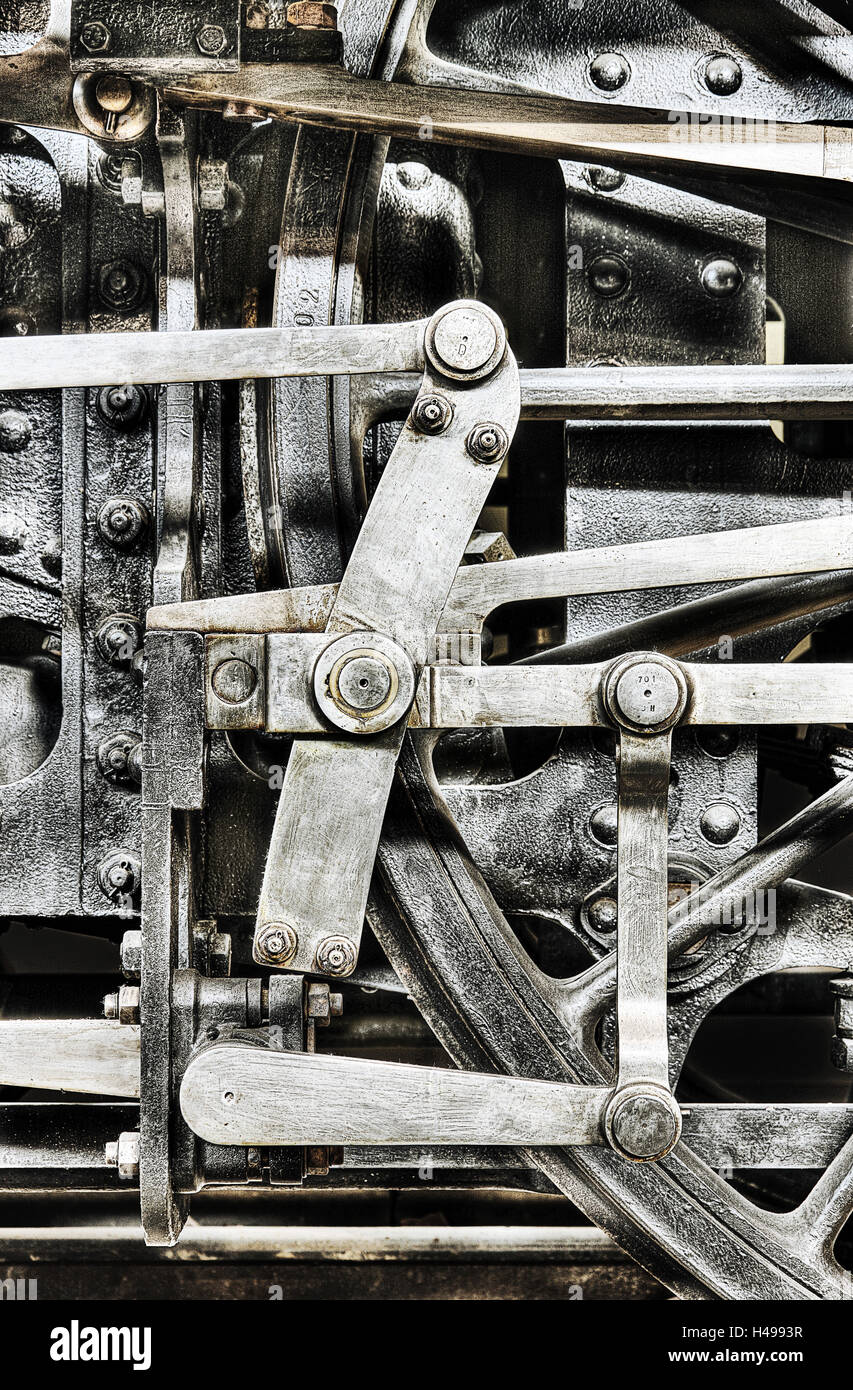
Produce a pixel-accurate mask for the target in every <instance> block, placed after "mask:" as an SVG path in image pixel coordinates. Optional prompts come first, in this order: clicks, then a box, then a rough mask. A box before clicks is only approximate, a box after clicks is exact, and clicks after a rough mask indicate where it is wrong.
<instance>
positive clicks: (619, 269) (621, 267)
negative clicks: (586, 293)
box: [586, 252, 631, 299]
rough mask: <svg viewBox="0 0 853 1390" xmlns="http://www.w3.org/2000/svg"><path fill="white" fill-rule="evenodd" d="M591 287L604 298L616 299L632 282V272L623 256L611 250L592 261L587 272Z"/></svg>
mask: <svg viewBox="0 0 853 1390" xmlns="http://www.w3.org/2000/svg"><path fill="white" fill-rule="evenodd" d="M586 276H587V280H588V281H589V285H590V288H591V289H592V290H593V292H594V293H595V294H597V295H600V296H601V298H602V299H616V298H617V297H618V296H619V295H620V294H624V293H625V291H626V290H627V288H628V286H629V285H630V283H631V272H630V270H629V269H628V265H627V263H626V262H625V261H623V259H622V257H621V256H617V255H615V254H614V253H612V252H609V253H608V254H606V255H603V256H596V257H595V259H594V260H592V261H590V263H589V265H588V266H587V272H586Z"/></svg>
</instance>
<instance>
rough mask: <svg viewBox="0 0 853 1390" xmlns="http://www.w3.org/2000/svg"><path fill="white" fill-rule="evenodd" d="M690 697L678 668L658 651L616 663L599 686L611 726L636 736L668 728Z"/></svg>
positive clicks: (662, 731)
mask: <svg viewBox="0 0 853 1390" xmlns="http://www.w3.org/2000/svg"><path fill="white" fill-rule="evenodd" d="M689 697H690V691H689V687H688V684H687V678H686V676H685V674H684V672H683V670H682V669H681V667H680V666H679V665H678V663H677V662H675V661H671V660H670V659H669V657H665V656H661V655H660V654H659V653H658V652H651V653H643V652H641V653H638V654H636V655H632V656H626V657H622V658H621V660H619V661H615V662H614V663H613V665H612V666H611V667H610V670H609V671H608V672H607V674H606V676H605V678H604V682H603V686H602V698H603V703H604V708H605V710H606V712H607V713H608V714H609V716H610V718H611V719H612V720H613V722H614V724H616V725H618V726H619V727H620V728H623V729H627V730H629V731H630V732H631V733H638V734H650V735H651V734H661V733H664V732H665V731H666V730H667V729H671V728H672V727H673V725H674V724H677V723H678V721H679V719H681V717H682V715H683V714H684V711H685V710H686V708H687V703H688V700H689Z"/></svg>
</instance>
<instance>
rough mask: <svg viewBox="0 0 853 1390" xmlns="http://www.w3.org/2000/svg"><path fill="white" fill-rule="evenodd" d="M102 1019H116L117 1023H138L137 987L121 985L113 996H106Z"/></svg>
mask: <svg viewBox="0 0 853 1390" xmlns="http://www.w3.org/2000/svg"><path fill="white" fill-rule="evenodd" d="M104 1018H117V1019H118V1021H119V1023H138V1022H139V985H122V986H121V988H120V989H119V990H117V991H116V993H115V994H108V995H106V997H105V998H104Z"/></svg>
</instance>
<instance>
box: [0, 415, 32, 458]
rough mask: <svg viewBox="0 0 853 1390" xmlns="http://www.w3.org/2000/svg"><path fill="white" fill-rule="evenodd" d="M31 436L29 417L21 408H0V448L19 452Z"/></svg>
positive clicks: (9, 452)
mask: <svg viewBox="0 0 853 1390" xmlns="http://www.w3.org/2000/svg"><path fill="white" fill-rule="evenodd" d="M32 437H33V427H32V425H31V424H30V421H29V417H28V416H26V415H25V414H24V412H23V411H22V410H0V449H2V450H3V452H4V453H7V454H19V453H20V452H21V450H22V449H26V447H27V445H28V444H29V442H30V440H31V439H32Z"/></svg>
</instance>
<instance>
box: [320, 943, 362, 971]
mask: <svg viewBox="0 0 853 1390" xmlns="http://www.w3.org/2000/svg"><path fill="white" fill-rule="evenodd" d="M316 963H317V969H318V970H319V971H320V972H321V973H322V974H323V975H333V976H335V977H336V978H341V977H343V976H345V975H351V974H352V972H353V971H354V970H355V967H356V964H357V963H358V952H357V951H356V948H355V945H354V944H353V942H352V941H350V940H349V938H348V937H346V936H327V937H326V939H325V941H321V942H320V945H319V946H318V947H317V961H316Z"/></svg>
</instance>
